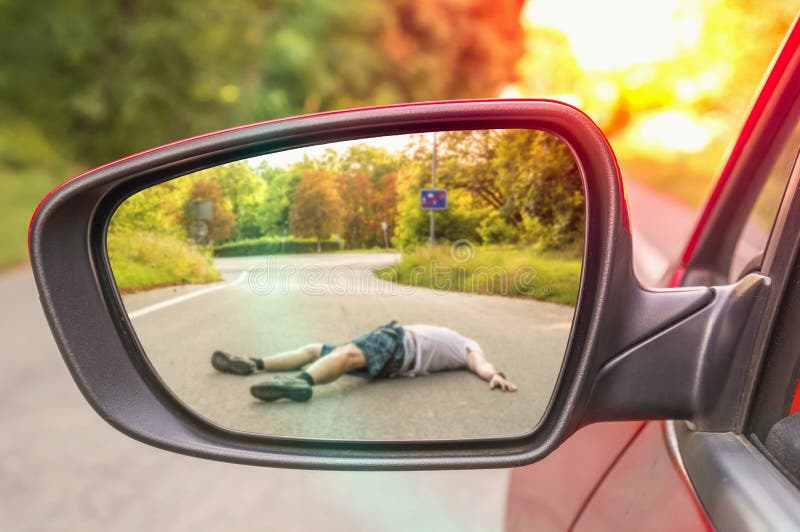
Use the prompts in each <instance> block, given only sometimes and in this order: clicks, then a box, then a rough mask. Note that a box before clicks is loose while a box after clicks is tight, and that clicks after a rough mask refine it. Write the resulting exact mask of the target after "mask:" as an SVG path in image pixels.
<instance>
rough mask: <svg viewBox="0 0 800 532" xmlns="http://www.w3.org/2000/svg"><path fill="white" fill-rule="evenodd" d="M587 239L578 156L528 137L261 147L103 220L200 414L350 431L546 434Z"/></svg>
mask: <svg viewBox="0 0 800 532" xmlns="http://www.w3.org/2000/svg"><path fill="white" fill-rule="evenodd" d="M583 244H584V193H583V186H582V182H581V176H580V173H579V170H578V168H577V166H576V164H575V161H574V159H573V157H572V155H571V152H570V150H569V148H568V146H567V145H566V144H565V143H564V142H563V141H562V140H560V139H559V138H558V137H556V136H554V135H551V134H549V133H546V132H543V131H534V130H473V131H448V132H438V133H425V134H413V135H398V136H390V137H379V138H369V139H361V140H355V141H347V142H339V143H332V144H326V145H321V146H312V147H308V148H303V149H296V150H289V151H284V152H279V153H274V154H268V155H263V156H258V157H253V158H250V159H247V160H242V161H237V162H234V163H229V164H225V165H221V166H217V167H214V168H210V169H206V170H203V171H199V172H196V173H193V174H190V175H186V176H183V177H179V178H176V179H173V180H171V181H167V182H165V183H162V184H159V185H156V186H153V187H150V188H148V189H145V190H143V191H141V192H139V193H137V194H135V195H133V196H131V197H130V198H128V199H127V200H126V201H124V202H123V203H122V205H121V206H120V207H119V208H118V210H117V211H116V213H115V214H114V216H113V218H112V221H111V224H110V227H109V231H108V234H107V248H108V254H109V259H110V263H111V267H112V271H113V274H114V278H115V280H116V283H117V285H118V288H119V290H120V293H121V294H122V299H123V303H124V305H125V308H126V310H127V312H128V314H129V317H130V319H131V322H132V324H133V327H134V329H135V331H136V334H137V336H138V339H139V341H140V343H141V345H142V347H143V349H144V351H145V353H146V356H147V358H148V360H149V361H150V363H151V364H152V366H153V368H154V369H155V371H156V372H157V373H158V374H159V376H160V377H161V379H162V380H163V382H164V383H165V385H166V386H167V387H168V388H169V389H170V390H171V391H172V392H173V393H174V394H175V395H176V396H177V397H178V398H179V399H180V400H181V401H182V402H183V403H184V404H186V405H187V407H188V408H190V409H192V410H194V411H195V412H196V413H198V414H199V415H201V416H203V417H204V418H206V419H209V420H211V421H212V422H214V423H216V424H218V425H221V426H223V427H226V428H230V429H234V430H239V431H245V432H250V433H259V434H269V435H278V436H294V437H307V438H329V439H346V440H425V439H449V438H472V437H488V436H507V435H517V434H521V433H525V432H528V431H530V430H531V429H532V428H534V427H535V425H536V424H537V422H538V421H539V419H540V418H541V416H542V414H543V412H544V411H545V408H546V406H547V404H548V401H549V400H550V397H551V395H552V392H553V389H554V387H555V383H556V380H557V378H558V375H559V371H560V368H561V365H562V362H563V359H564V354H565V349H566V345H567V341H568V337H569V333H570V329H571V325H572V319H573V314H574V308H575V302H576V299H577V294H578V288H579V279H580V272H581V258H582V252H583Z"/></svg>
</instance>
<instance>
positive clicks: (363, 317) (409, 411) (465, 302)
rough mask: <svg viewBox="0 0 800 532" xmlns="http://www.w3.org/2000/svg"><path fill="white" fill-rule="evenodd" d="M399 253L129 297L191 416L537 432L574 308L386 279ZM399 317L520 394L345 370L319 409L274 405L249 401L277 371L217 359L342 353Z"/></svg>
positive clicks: (278, 425)
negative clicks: (495, 372)
mask: <svg viewBox="0 0 800 532" xmlns="http://www.w3.org/2000/svg"><path fill="white" fill-rule="evenodd" d="M398 258H399V257H398V256H397V255H396V254H394V253H360V254H351V253H346V254H322V255H316V254H312V255H285V256H281V257H269V258H267V257H252V258H237V259H219V260H217V261H215V265H216V267H217V268H218V269H219V270H220V271H221V272H223V274H224V276H225V278H226V279H228V280H227V281H225V282H223V283H221V284H220V285H216V286H211V287H206V288H200V289H198V291H195V292H188V293H189V294H192V295H193V296H196V297H191V298H187V297H186V295H183V294H182V295H178V296H177V297H176V296H174V295H170V294H169V292H168V291H164V290H161V291H159V294H160V295H161V296H162V297H161V298H158V299H159V301H156V298H154V294H150V293H144V294H132V295H130V296H126V297H125V298H124V301H125V303H126V307H127V308H128V310H129V312H133V313H134V314H133V316H135V317H134V320H133V325H134V328H135V329H136V333H137V336H138V337H139V339H140V341H141V342H142V345H143V347H144V350H145V352H146V353H147V356H148V358H149V359H150V361H151V362H152V363H153V365H154V367H155V369H156V371H157V372H158V373H159V375H160V376H161V377H162V379H163V380H164V381H165V382H166V383H167V384H168V385H169V387H170V388H171V389H172V391H173V392H174V393H175V394H176V395H177V396H178V397H179V398H181V399H182V400H183V401H184V402H185V403H187V404H188V405H189V406H190V407H192V408H193V409H194V410H196V411H197V412H199V413H200V414H201V415H203V416H204V417H206V418H207V419H211V420H212V421H215V422H216V423H218V424H220V425H222V426H224V427H228V428H233V429H237V430H241V431H245V432H254V433H267V434H277V435H282V436H305V437H314V438H337V439H369V440H381V439H389V440H408V439H434V438H461V437H478V436H499V435H511V434H521V433H524V432H527V431H529V430H531V429H532V428H533V427H534V426H535V425H536V422H537V421H539V419H540V418H541V415H542V413H543V412H544V409H545V408H546V406H547V403H548V401H549V399H550V396H551V395H552V390H553V388H554V387H555V381H556V378H557V376H558V373H559V369H560V367H561V363H562V362H563V358H564V351H565V348H566V345H567V339H568V336H569V331H570V326H571V323H572V315H573V313H574V311H573V308H572V307H571V306H567V305H559V304H554V303H546V302H541V301H535V300H530V299H521V298H511V297H502V296H487V295H478V294H464V293H458V292H445V291H441V292H436V291H434V290H431V289H427V288H420V287H409V286H402V285H398V284H395V283H390V282H386V281H381V280H378V279H376V278H375V275H374V273H373V272H372V270H373V269H374V268H379V267H381V266H385V265H389V264H393V263H394V262H395V261H396V260H397V259H398ZM497 282H498V283H499V282H500V280H499V278H498V280H497ZM508 282H513V279H512V274H509V275H508ZM541 282H542V283H546V279H545V278H542V279H541ZM576 282H577V279H576ZM145 303H146V304H147V306H144V307H143V306H142V305H143V304H145ZM166 305H169V306H166ZM393 319H396V320H398V321H399V323H400V324H413V323H430V324H436V325H444V326H447V327H450V328H452V329H454V330H456V331H460V332H461V333H463V334H465V335H467V336H469V337H471V338H474V339H475V340H477V341H478V342H479V343H480V344H481V346H482V348H483V349H484V352H485V353H486V355H487V357H488V358H489V359H490V360H491V361H492V362H493V363H494V364H495V365H496V366H497V367H498V368H501V369H502V370H503V372H504V373H505V374H506V375H507V376H508V377H509V378H510V379H511V380H512V381H513V382H514V383H515V384H517V386H518V387H519V391H518V392H516V393H502V392H499V391H491V390H490V389H489V387H488V384H487V383H486V382H484V381H482V380H480V379H478V378H477V377H476V376H475V375H473V374H472V373H470V372H468V371H450V372H445V373H439V374H436V375H430V376H425V377H416V378H402V377H401V378H396V379H376V380H374V381H372V382H368V381H366V380H365V379H362V378H359V377H355V376H350V375H345V376H344V377H342V378H341V379H339V380H337V381H335V382H334V383H331V384H328V385H324V386H316V387H315V388H314V397H313V398H312V401H310V402H308V403H292V402H288V401H282V402H277V403H264V402H262V401H259V400H257V399H254V398H252V397H251V396H250V394H249V391H248V388H249V387H250V385H251V384H254V383H257V382H262V381H264V380H266V379H268V378H269V376H266V375H265V374H263V373H259V374H254V375H250V376H247V377H241V376H234V375H227V374H220V373H218V372H217V371H215V370H214V369H213V368H212V367H211V365H210V364H209V358H210V355H211V353H212V352H213V351H214V350H215V349H222V350H225V351H230V352H233V353H238V354H246V355H259V356H263V355H268V354H272V353H277V352H281V351H285V350H289V349H293V348H296V347H298V346H302V345H305V344H308V343H313V342H326V343H337V344H340V343H344V342H346V341H347V340H348V339H350V338H353V337H355V336H358V335H359V334H361V333H363V332H366V331H368V330H371V329H373V328H375V327H376V326H378V325H382V324H384V323H387V322H389V321H391V320H393ZM290 373H291V372H290Z"/></svg>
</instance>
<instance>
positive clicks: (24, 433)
mask: <svg viewBox="0 0 800 532" xmlns="http://www.w3.org/2000/svg"><path fill="white" fill-rule="evenodd" d="M628 193H629V197H630V198H631V211H632V219H633V221H634V225H635V226H636V227H640V225H641V223H642V222H643V221H644V220H646V219H650V218H653V219H661V220H670V221H671V222H670V223H676V222H675V218H674V217H673V216H679V215H680V214H679V213H680V211H681V209H677V212H678V214H676V209H671V208H670V207H669V205H670V202H669V201H659V200H660V199H661V200H666V199H665V198H663V197H661V198H659V196H658V195H655V196H654V195H649V196H648V197H649V200H648V201H646V202H645V203H644V204H639V203H636V198H635V196H634V193H633V192H632V189H631V187H630V186H629V187H628ZM664 205H667V207H663V206H664ZM662 207H663V208H662ZM684 225H687V226H690V225H691V221H689V222H687V223H685V224H684ZM645 231H646V230H645ZM640 233H641V232H640ZM634 236H635V241H634V253H635V259H636V268H637V272H639V274H640V275H642V273H641V272H647V271H655V270H658V268H661V267H663V266H665V264H666V263H665V259H664V257H665V256H670V255H671V253H672V250H675V249H678V248H679V247H680V246H681V245H682V242H683V240H684V238H685V236H684V235H681V234H678V232H677V231H676V232H675V233H674V234H673V235H672V236H671V237H670V236H669V234H667V235H666V237H664V236H663V235H662V237H659V235H658V234H656V235H651V234H647V233H645V234H643V235H642V234H636V235H634ZM641 237H644V238H641ZM661 238H668V239H669V240H668V241H666V242H665V241H662V240H661ZM678 252H679V251H674V253H678ZM190 290H191V289H188V290H176V291H175V292H174V293H172V294H171V295H172V296H175V295H180V294H181V293H186V292H188V291H190ZM162 299H166V297H164V295H163V294H153V300H152V301H151V302H150V303H147V302H144V301H143V302H142V303H141V304H142V305H144V306H147V305H149V304H152V303H154V302H155V301H158V300H162ZM0 338H2V346H3V348H4V357H3V366H2V371H0V391H2V398H3V400H2V401H0V427H2V436H0V528H1V529H3V530H13V531H17V530H31V531H34V530H35V531H40V530H70V531H72V530H87V531H93V530H102V531H106V530H136V531H138V530H178V531H180V530H191V531H193V532H194V531H202V530H246V531H252V530H281V531H293V530H348V531H359V530H370V531H373V530H388V531H394V530H407V529H410V528H412V527H413V528H415V529H418V530H444V531H447V530H458V531H470V530H475V531H492V530H502V522H503V515H504V511H505V499H506V490H507V485H508V484H507V483H508V471H507V470H491V471H449V472H418V473H416V472H415V473H334V472H320V471H312V472H308V471H293V470H281V469H265V468H257V467H248V466H238V465H231V464H222V463H216V462H211V461H206V460H201V459H196V458H190V457H186V456H182V455H177V454H172V453H168V452H166V451H161V450H159V449H155V448H152V447H149V446H146V445H143V444H140V443H138V442H136V441H134V440H131V439H129V438H128V437H126V436H123V435H122V434H120V433H119V432H117V431H116V430H114V429H113V428H111V427H110V426H109V425H107V424H106V423H105V422H104V421H103V420H102V419H101V418H100V417H98V416H97V415H96V414H95V413H94V412H93V411H92V409H91V407H90V406H89V405H88V404H87V403H86V401H85V400H84V399H83V398H82V397H81V395H80V393H79V392H78V390H77V388H76V387H75V385H74V383H73V382H72V379H71V377H70V376H69V373H68V372H67V369H66V367H65V366H64V364H63V362H62V360H61V358H60V356H59V354H58V351H57V349H56V347H55V344H54V342H53V340H52V337H51V335H50V332H49V329H48V328H47V325H46V323H45V320H44V317H43V316H42V312H41V308H40V307H39V303H38V297H37V295H36V291H35V288H34V285H33V280H32V277H31V274H30V271H29V270H28V269H26V268H19V269H16V270H13V271H7V272H4V273H3V274H1V275H0ZM232 347H235V346H232ZM530 467H536V466H535V465H534V466H530Z"/></svg>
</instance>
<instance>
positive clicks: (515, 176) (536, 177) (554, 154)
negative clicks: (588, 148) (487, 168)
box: [492, 129, 585, 247]
mask: <svg viewBox="0 0 800 532" xmlns="http://www.w3.org/2000/svg"><path fill="white" fill-rule="evenodd" d="M492 166H493V167H494V168H495V171H496V173H497V175H498V186H499V187H500V188H501V189H502V190H503V191H504V194H505V196H506V198H507V200H506V206H505V208H504V210H505V211H506V212H505V213H504V214H507V215H508V213H513V214H512V215H516V214H517V213H521V214H522V215H524V216H525V217H527V218H529V219H533V220H535V222H536V224H535V225H536V227H537V232H538V233H539V234H538V235H535V236H537V237H538V238H539V239H540V240H541V241H542V242H543V244H544V245H545V246H547V247H560V246H562V245H567V244H569V243H572V242H573V241H574V240H575V239H576V238H579V237H580V236H581V235H582V234H583V230H584V209H585V207H584V190H583V181H582V179H581V174H580V171H579V170H578V167H577V165H576V164H575V159H574V158H573V156H572V152H571V151H570V149H569V146H567V144H566V143H565V142H564V141H563V140H561V139H560V138H559V137H556V136H555V135H552V134H550V133H547V132H544V131H536V130H525V129H522V130H513V129H512V130H506V131H504V132H503V133H502V137H501V140H500V142H498V143H497V146H496V153H495V159H494V160H493V161H492Z"/></svg>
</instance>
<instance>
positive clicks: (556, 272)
mask: <svg viewBox="0 0 800 532" xmlns="http://www.w3.org/2000/svg"><path fill="white" fill-rule="evenodd" d="M580 257H581V255H580V250H578V249H570V250H564V251H542V250H539V249H537V247H536V246H475V247H473V248H471V251H470V250H466V249H462V250H458V249H457V250H454V251H451V248H450V247H448V246H437V247H436V248H434V249H430V248H418V249H417V250H415V251H413V252H410V253H404V254H403V256H402V258H401V260H400V263H399V264H396V265H394V266H390V267H387V268H381V269H379V270H376V272H375V274H376V275H377V276H378V277H379V278H381V279H384V280H387V281H393V282H399V283H402V284H410V285H415V286H424V287H428V288H433V289H436V290H444V291H458V292H467V293H475V294H493V295H503V296H511V297H525V298H533V299H538V300H542V301H551V302H554V303H562V304H566V305H575V303H576V301H577V299H578V287H579V285H580V275H581V258H580Z"/></svg>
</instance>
